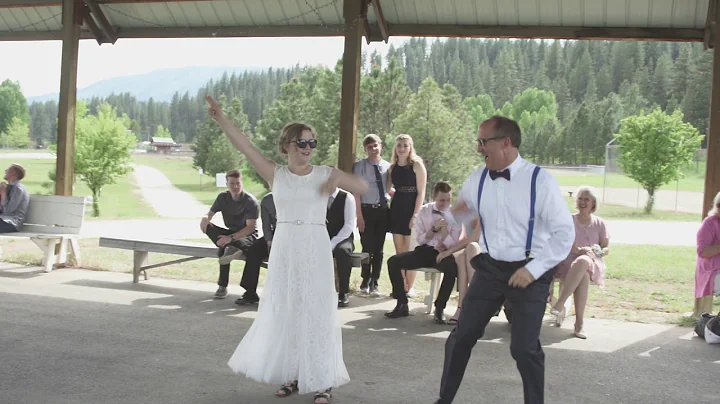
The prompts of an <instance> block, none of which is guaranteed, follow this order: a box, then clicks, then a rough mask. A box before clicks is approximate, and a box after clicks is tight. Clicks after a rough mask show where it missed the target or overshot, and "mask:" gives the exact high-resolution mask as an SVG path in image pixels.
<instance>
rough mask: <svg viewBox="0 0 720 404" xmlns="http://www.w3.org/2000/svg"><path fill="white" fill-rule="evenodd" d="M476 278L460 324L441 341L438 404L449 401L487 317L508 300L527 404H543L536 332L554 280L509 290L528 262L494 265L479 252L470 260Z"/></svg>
mask: <svg viewBox="0 0 720 404" xmlns="http://www.w3.org/2000/svg"><path fill="white" fill-rule="evenodd" d="M470 262H471V264H472V266H473V268H475V275H474V276H473V279H472V282H471V283H470V286H469V287H468V291H467V294H466V295H465V298H464V300H463V302H462V307H463V309H462V311H461V312H460V318H459V320H458V325H457V326H456V327H455V328H454V329H453V330H452V332H451V333H450V336H449V337H448V339H447V341H446V342H445V364H444V366H443V375H442V381H441V383H440V402H441V403H451V402H452V400H453V398H454V397H455V394H456V393H457V390H458V388H459V387H460V382H461V381H462V378H463V375H464V374H465V368H466V367H467V363H468V360H469V359H470V354H471V352H472V349H473V347H474V346H475V344H476V343H477V341H478V340H479V339H480V338H482V336H483V334H484V333H485V327H486V326H487V324H488V322H489V321H490V318H491V317H493V316H494V315H495V312H497V310H499V309H500V306H502V304H503V301H504V300H505V299H507V300H508V301H509V302H510V303H511V304H512V309H513V321H512V323H511V325H510V327H511V330H510V335H511V337H510V353H511V354H512V357H513V359H515V362H516V364H517V368H518V371H520V376H521V377H522V381H523V393H524V396H525V404H542V403H543V402H544V394H545V393H544V390H545V354H544V352H543V350H542V346H541V345H540V328H541V326H542V319H543V314H544V313H545V305H546V304H547V298H548V294H549V286H550V282H551V281H552V271H548V272H546V273H545V274H544V275H543V276H541V277H540V278H539V279H538V280H536V281H535V282H533V283H531V284H530V285H528V287H527V288H524V289H523V288H512V287H510V286H509V285H508V281H509V280H510V277H511V276H512V274H513V273H514V272H515V271H516V270H517V269H519V268H521V267H523V266H525V264H526V263H527V261H517V262H505V261H496V260H494V259H492V258H491V257H490V256H489V255H488V254H480V255H478V256H476V257H475V258H473V259H472V260H471V261H470Z"/></svg>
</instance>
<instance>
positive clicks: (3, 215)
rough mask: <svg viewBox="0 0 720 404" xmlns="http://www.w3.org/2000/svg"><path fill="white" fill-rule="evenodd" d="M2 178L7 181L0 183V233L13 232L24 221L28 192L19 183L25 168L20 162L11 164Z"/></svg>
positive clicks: (20, 226)
mask: <svg viewBox="0 0 720 404" xmlns="http://www.w3.org/2000/svg"><path fill="white" fill-rule="evenodd" d="M4 178H5V181H7V182H2V183H0V219H1V220H0V233H13V232H16V231H19V230H20V229H21V228H22V225H23V223H25V216H26V215H27V211H28V204H29V203H30V194H29V193H28V191H27V189H25V186H24V185H23V184H21V183H20V181H21V180H22V179H23V178H25V169H24V168H23V166H21V165H20V164H11V165H10V167H8V168H7V169H6V170H5V177H4Z"/></svg>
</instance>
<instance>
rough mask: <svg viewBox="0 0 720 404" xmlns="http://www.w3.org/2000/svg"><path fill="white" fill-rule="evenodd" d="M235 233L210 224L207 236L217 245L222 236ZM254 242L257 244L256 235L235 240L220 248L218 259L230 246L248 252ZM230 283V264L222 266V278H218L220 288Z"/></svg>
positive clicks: (206, 232)
mask: <svg viewBox="0 0 720 404" xmlns="http://www.w3.org/2000/svg"><path fill="white" fill-rule="evenodd" d="M233 233H235V232H234V231H231V230H228V229H225V228H223V227H218V226H215V225H214V224H212V223H210V224H208V226H207V229H206V231H205V234H207V236H208V238H209V239H210V240H211V241H212V242H213V244H215V245H217V241H218V239H219V238H220V236H229V235H231V234H233ZM253 242H255V235H249V236H245V237H243V238H240V239H237V240H233V241H231V242H230V244H226V245H225V246H224V247H219V248H220V249H219V250H218V257H222V256H223V254H225V248H226V247H228V246H233V247H237V248H239V249H241V250H243V251H247V250H248V249H249V248H250V247H251V246H252V245H253ZM229 281H230V264H226V265H220V276H219V277H218V286H222V287H227V285H228V282H229Z"/></svg>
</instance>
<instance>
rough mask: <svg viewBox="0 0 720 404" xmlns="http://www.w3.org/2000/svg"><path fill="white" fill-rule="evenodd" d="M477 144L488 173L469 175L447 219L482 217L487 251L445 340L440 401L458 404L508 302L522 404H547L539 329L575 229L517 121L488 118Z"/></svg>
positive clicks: (479, 259) (483, 170)
mask: <svg viewBox="0 0 720 404" xmlns="http://www.w3.org/2000/svg"><path fill="white" fill-rule="evenodd" d="M477 141H478V152H479V153H480V154H481V155H482V156H483V157H484V158H485V164H486V168H479V169H477V170H475V171H474V172H473V173H472V174H470V177H469V178H468V179H467V180H466V181H465V184H464V185H463V187H462V190H461V191H460V195H459V197H458V203H457V204H456V205H455V206H454V207H453V209H452V211H451V213H452V214H451V215H449V217H450V220H456V219H459V218H463V221H468V222H469V221H470V220H472V218H474V217H477V216H479V217H480V225H481V226H482V236H481V240H480V247H481V249H482V252H481V254H480V255H478V256H476V257H475V258H473V259H472V261H471V264H472V266H473V268H475V276H474V277H473V280H472V282H471V283H470V286H469V288H468V291H467V294H466V296H465V299H464V301H463V303H462V305H463V310H462V312H461V313H460V318H459V321H458V325H457V326H456V327H455V329H453V331H452V332H451V333H450V336H449V337H448V339H447V341H446V343H445V364H444V367H443V375H442V381H441V384H440V399H439V400H437V401H436V404H447V403H451V402H452V401H453V399H454V398H455V394H456V393H457V390H458V388H459V387H460V383H461V381H462V377H463V375H464V373H465V368H466V367H467V363H468V360H469V359H470V355H471V351H472V349H473V347H474V346H475V344H476V343H477V340H478V339H480V338H482V336H483V334H484V333H485V327H486V326H487V324H488V322H489V321H490V318H491V317H493V316H494V315H495V313H496V312H497V310H499V309H500V307H501V306H502V304H503V302H504V301H505V300H506V299H507V300H508V301H509V302H510V303H511V306H512V308H513V316H512V317H513V318H512V322H511V335H512V340H511V343H510V352H511V354H512V357H513V359H515V361H516V363H517V368H518V371H519V372H520V376H521V377H522V381H523V392H524V397H525V404H542V403H544V394H545V393H544V388H545V354H544V353H543V350H542V347H541V345H540V339H539V336H540V328H541V326H542V318H543V315H544V313H545V306H546V304H547V298H548V294H549V285H550V282H551V281H552V276H553V268H554V267H555V265H557V264H558V263H559V262H560V261H562V260H563V259H565V257H567V256H568V254H569V252H570V248H571V247H572V244H573V241H574V240H575V226H574V225H573V220H572V217H571V215H570V210H569V209H568V207H567V204H566V203H565V201H564V199H563V198H562V195H561V193H560V187H559V186H558V183H557V181H556V180H555V179H554V178H553V177H552V176H551V175H550V173H549V172H548V171H546V170H537V168H538V167H536V166H535V165H534V164H532V163H530V162H528V161H526V160H524V159H523V158H522V157H520V155H519V152H518V149H519V147H520V141H521V133H520V128H519V126H518V124H517V123H516V122H515V121H513V120H511V119H508V118H504V117H500V116H494V117H492V118H490V119H488V120H486V121H484V122H483V123H481V124H480V127H479V129H478V137H477ZM533 184H534V186H533Z"/></svg>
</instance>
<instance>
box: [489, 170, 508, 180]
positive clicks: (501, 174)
mask: <svg viewBox="0 0 720 404" xmlns="http://www.w3.org/2000/svg"><path fill="white" fill-rule="evenodd" d="M498 177H503V178H505V179H506V180H508V181H510V170H508V169H505V170H502V171H495V170H490V179H491V180H493V181H494V180H495V179H496V178H498Z"/></svg>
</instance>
